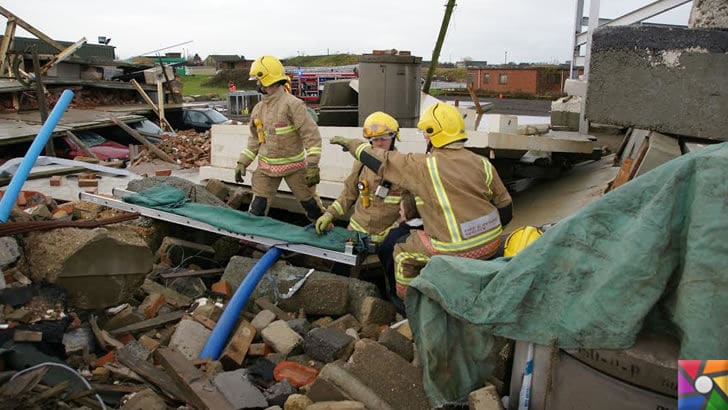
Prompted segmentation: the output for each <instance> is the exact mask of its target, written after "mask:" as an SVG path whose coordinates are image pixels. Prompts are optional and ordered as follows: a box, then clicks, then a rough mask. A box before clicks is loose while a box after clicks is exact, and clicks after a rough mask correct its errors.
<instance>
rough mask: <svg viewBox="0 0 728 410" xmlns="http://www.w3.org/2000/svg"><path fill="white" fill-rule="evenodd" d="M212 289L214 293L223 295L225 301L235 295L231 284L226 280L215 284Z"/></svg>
mask: <svg viewBox="0 0 728 410" xmlns="http://www.w3.org/2000/svg"><path fill="white" fill-rule="evenodd" d="M211 289H212V291H213V292H215V293H219V294H221V295H223V296H224V297H225V299H230V296H232V293H233V290H232V288H231V287H230V283H229V282H228V281H226V280H221V281H219V282H215V283H213V284H212V288H211Z"/></svg>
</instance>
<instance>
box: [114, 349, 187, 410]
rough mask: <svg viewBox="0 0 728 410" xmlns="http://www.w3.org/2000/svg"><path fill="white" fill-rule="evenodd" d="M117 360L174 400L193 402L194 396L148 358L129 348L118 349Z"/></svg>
mask: <svg viewBox="0 0 728 410" xmlns="http://www.w3.org/2000/svg"><path fill="white" fill-rule="evenodd" d="M116 360H117V361H118V362H119V363H121V364H123V365H124V366H126V367H128V368H129V369H131V370H132V371H134V372H135V373H137V374H138V375H140V376H142V377H143V378H144V379H145V380H146V381H148V382H150V383H152V384H154V385H156V386H158V387H159V388H160V389H162V392H164V394H165V395H167V396H169V397H170V398H172V399H174V400H179V401H181V402H184V403H191V402H192V401H191V399H192V397H190V395H189V394H187V392H185V391H184V390H182V389H180V388H179V387H178V386H177V383H176V382H175V380H173V379H172V378H171V377H170V376H169V374H167V373H166V372H165V371H164V370H161V369H159V368H157V367H155V366H154V365H152V364H151V363H149V362H148V361H146V360H142V359H140V358H138V357H136V356H135V355H134V353H132V352H131V351H129V350H127V349H119V350H117V351H116Z"/></svg>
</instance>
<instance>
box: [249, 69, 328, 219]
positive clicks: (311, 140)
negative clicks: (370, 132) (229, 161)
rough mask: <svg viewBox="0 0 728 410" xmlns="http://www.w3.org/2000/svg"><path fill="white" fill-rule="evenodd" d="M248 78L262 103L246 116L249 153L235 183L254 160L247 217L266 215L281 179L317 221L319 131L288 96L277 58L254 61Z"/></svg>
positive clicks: (300, 105) (286, 79)
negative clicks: (260, 96) (260, 94)
mask: <svg viewBox="0 0 728 410" xmlns="http://www.w3.org/2000/svg"><path fill="white" fill-rule="evenodd" d="M250 75H251V80H252V79H255V80H257V83H258V89H259V91H260V92H261V93H263V99H262V101H260V102H259V103H258V104H256V105H255V107H253V112H252V113H251V114H250V137H249V138H248V147H247V148H246V149H244V150H243V152H242V153H241V154H240V158H238V164H237V167H236V168H235V181H236V182H242V181H243V177H244V176H245V170H246V168H247V167H248V166H249V165H250V164H251V163H252V162H253V160H254V159H255V157H256V156H257V157H258V168H257V169H256V170H255V172H254V173H253V179H252V183H251V186H252V189H253V199H252V201H251V202H250V208H249V212H250V213H251V214H253V215H259V216H260V215H267V214H268V210H269V209H270V203H271V201H272V200H273V197H274V196H275V194H276V191H277V190H278V186H279V185H280V183H281V179H284V178H285V180H286V184H288V187H289V188H290V189H291V192H292V193H293V195H294V196H295V197H296V199H297V200H298V201H300V202H301V205H302V206H303V209H304V210H305V211H306V216H307V217H308V218H309V219H310V220H312V221H315V220H316V219H318V218H319V217H320V216H321V214H322V213H323V210H322V207H321V202H320V200H319V199H318V197H317V195H316V188H315V186H316V185H317V184H318V183H319V182H320V178H319V167H318V163H319V159H320V158H321V135H320V134H319V130H318V126H317V125H316V123H315V122H314V121H313V119H312V118H311V115H310V114H309V113H308V111H307V110H306V106H305V104H304V103H303V101H301V100H299V99H298V98H296V97H295V96H293V95H291V94H289V93H288V92H287V91H286V85H287V83H288V82H289V81H290V78H289V77H288V76H287V75H286V73H285V70H284V68H283V64H281V62H280V61H279V60H278V59H277V58H275V57H273V56H263V57H260V58H258V59H257V60H255V61H254V62H253V64H252V65H251V67H250Z"/></svg>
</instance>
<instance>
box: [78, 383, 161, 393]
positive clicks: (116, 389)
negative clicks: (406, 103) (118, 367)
mask: <svg viewBox="0 0 728 410" xmlns="http://www.w3.org/2000/svg"><path fill="white" fill-rule="evenodd" d="M91 388H92V389H94V390H95V391H97V392H104V393H123V394H128V393H136V392H138V391H142V390H144V389H146V388H147V386H143V385H138V384H136V385H131V384H104V383H91Z"/></svg>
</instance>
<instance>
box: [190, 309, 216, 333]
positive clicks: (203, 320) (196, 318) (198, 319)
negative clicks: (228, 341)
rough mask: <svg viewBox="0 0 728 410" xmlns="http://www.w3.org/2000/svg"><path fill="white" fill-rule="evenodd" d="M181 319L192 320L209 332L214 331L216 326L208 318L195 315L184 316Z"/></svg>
mask: <svg viewBox="0 0 728 410" xmlns="http://www.w3.org/2000/svg"><path fill="white" fill-rule="evenodd" d="M183 319H189V320H194V321H195V322H197V323H199V324H201V325H202V326H205V327H206V328H208V329H210V330H214V329H215V325H216V324H217V323H216V322H215V321H214V320H212V319H210V318H209V317H205V316H202V315H195V314H194V313H193V314H191V315H185V316H184V317H183Z"/></svg>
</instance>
